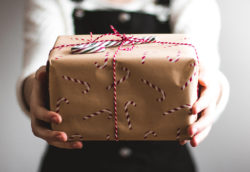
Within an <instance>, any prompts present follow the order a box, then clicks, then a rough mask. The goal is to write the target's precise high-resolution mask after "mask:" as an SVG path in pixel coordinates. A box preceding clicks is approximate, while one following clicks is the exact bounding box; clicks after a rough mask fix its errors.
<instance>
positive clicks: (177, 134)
mask: <svg viewBox="0 0 250 172" xmlns="http://www.w3.org/2000/svg"><path fill="white" fill-rule="evenodd" d="M180 135H181V128H177V131H176V140H180Z"/></svg>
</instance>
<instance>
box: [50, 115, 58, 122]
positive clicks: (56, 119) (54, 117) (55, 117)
mask: <svg viewBox="0 0 250 172" xmlns="http://www.w3.org/2000/svg"><path fill="white" fill-rule="evenodd" d="M51 120H52V122H54V123H59V121H58V118H57V116H53V117H52V118H51Z"/></svg>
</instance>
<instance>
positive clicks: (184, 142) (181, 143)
mask: <svg viewBox="0 0 250 172" xmlns="http://www.w3.org/2000/svg"><path fill="white" fill-rule="evenodd" d="M187 142H188V140H181V141H180V142H179V143H180V145H182V146H183V145H185V144H186V143H187Z"/></svg>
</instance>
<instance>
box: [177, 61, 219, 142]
mask: <svg viewBox="0 0 250 172" xmlns="http://www.w3.org/2000/svg"><path fill="white" fill-rule="evenodd" d="M198 80H199V81H198V82H199V85H200V86H201V90H200V91H201V94H200V97H199V99H198V100H197V101H196V102H195V103H194V105H193V107H192V114H193V115H198V114H200V117H199V118H198V120H197V121H196V122H195V123H193V124H192V125H190V126H189V127H188V134H189V135H190V136H191V137H192V139H191V140H190V144H191V146H193V147H196V146H198V145H199V144H200V143H201V142H202V141H203V140H204V139H205V138H206V137H207V135H208V134H209V132H210V130H211V128H212V125H213V122H214V119H216V116H215V109H216V103H217V100H218V98H219V95H220V83H219V81H218V80H217V79H216V74H215V72H214V71H212V70H209V69H207V68H205V66H203V65H202V64H201V65H200V73H199V79H198ZM187 142H188V140H184V141H180V144H181V145H184V144H186V143H187Z"/></svg>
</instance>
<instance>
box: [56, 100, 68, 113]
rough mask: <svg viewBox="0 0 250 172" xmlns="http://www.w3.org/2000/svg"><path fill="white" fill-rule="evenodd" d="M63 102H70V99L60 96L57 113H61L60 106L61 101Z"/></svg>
mask: <svg viewBox="0 0 250 172" xmlns="http://www.w3.org/2000/svg"><path fill="white" fill-rule="evenodd" d="M62 102H65V103H66V104H69V100H68V99H67V98H65V97H62V98H59V99H58V100H57V102H56V113H59V111H60V106H61V103H62Z"/></svg>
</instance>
